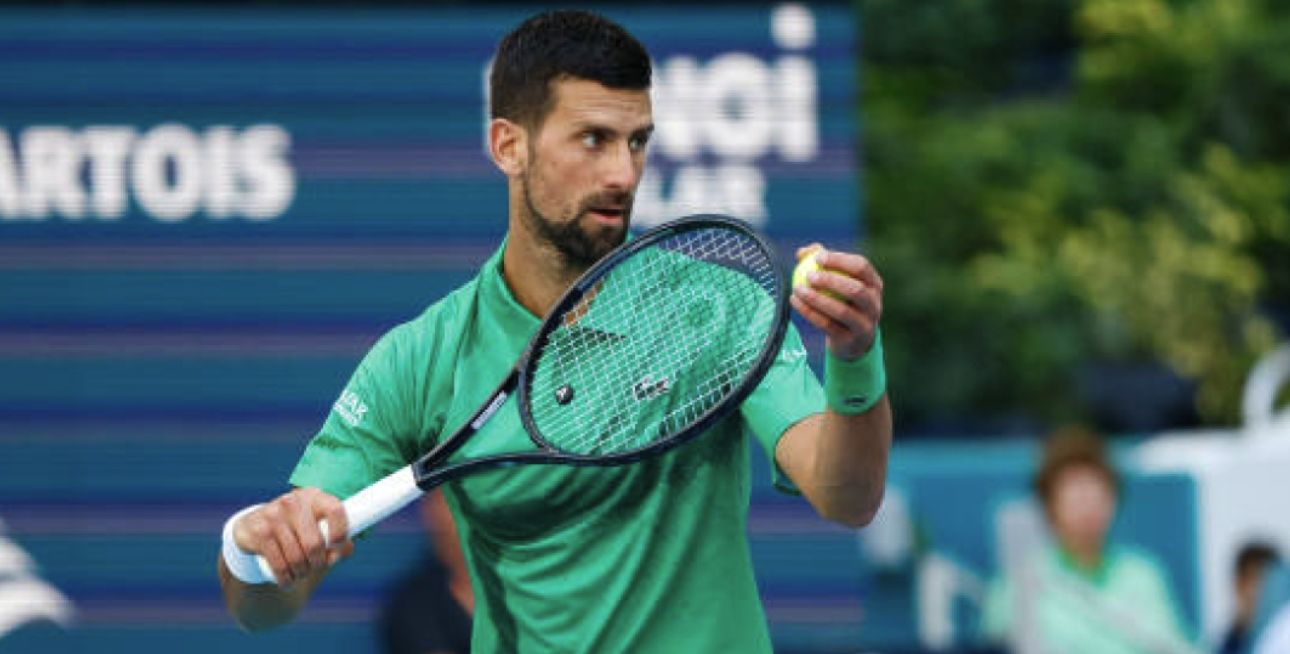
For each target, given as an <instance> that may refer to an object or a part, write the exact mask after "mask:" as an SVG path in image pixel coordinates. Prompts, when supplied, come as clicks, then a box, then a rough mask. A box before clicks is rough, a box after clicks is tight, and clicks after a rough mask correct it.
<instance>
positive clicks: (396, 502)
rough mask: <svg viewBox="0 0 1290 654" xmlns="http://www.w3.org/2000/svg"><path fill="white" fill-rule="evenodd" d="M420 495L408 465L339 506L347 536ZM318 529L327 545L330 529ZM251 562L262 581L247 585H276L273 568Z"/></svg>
mask: <svg viewBox="0 0 1290 654" xmlns="http://www.w3.org/2000/svg"><path fill="white" fill-rule="evenodd" d="M421 493H422V491H421V488H420V487H418V486H417V479H416V476H415V475H414V474H412V466H407V467H404V468H401V469H399V470H396V471H395V472H393V473H390V474H389V475H388V476H386V477H385V478H384V479H382V480H380V481H378V482H376V483H374V484H372V485H371V486H368V487H367V488H364V489H363V490H361V491H359V492H358V493H356V494H354V495H352V496H350V497H349V498H348V499H346V500H345V501H344V502H343V503H342V505H343V506H344V509H345V518H346V520H347V521H348V522H349V534H348V535H349V536H353V535H354V534H358V533H361V532H364V531H366V530H367V529H368V528H369V527H371V526H372V525H374V524H376V523H378V522H380V521H382V520H384V519H385V518H386V517H388V516H389V515H390V514H391V513H394V512H395V511H398V510H399V509H401V508H403V507H405V506H407V505H408V504H411V503H412V501H413V500H415V499H417V498H418V497H421ZM318 529H319V530H320V531H322V536H323V542H324V543H327V544H328V545H331V533H330V532H331V530H330V529H329V528H328V527H327V521H326V520H319V521H318ZM255 563H256V567H258V568H259V570H260V574H261V575H263V577H264V578H263V579H262V580H259V581H248V583H264V582H273V583H277V581H278V579H277V577H276V576H274V574H273V569H272V568H270V567H269V561H268V560H267V559H265V558H264V557H263V556H259V555H258V554H257V555H256V557H255Z"/></svg>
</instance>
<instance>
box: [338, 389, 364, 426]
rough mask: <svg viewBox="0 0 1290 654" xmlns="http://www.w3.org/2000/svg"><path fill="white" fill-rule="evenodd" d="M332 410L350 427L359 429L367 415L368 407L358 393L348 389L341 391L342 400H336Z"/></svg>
mask: <svg viewBox="0 0 1290 654" xmlns="http://www.w3.org/2000/svg"><path fill="white" fill-rule="evenodd" d="M332 408H333V409H335V410H336V413H337V414H339V415H340V417H341V419H342V420H344V421H345V422H346V423H347V424H348V425H349V426H350V427H357V426H358V425H359V424H360V423H362V422H363V416H365V415H367V405H366V404H363V400H362V399H360V398H359V397H358V394H357V393H355V392H354V391H351V390H349V389H348V388H347V389H345V390H344V391H341V394H340V399H338V400H336V404H334V405H332Z"/></svg>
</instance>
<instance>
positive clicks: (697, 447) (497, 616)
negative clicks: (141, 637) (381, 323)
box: [291, 251, 824, 653]
mask: <svg viewBox="0 0 1290 654" xmlns="http://www.w3.org/2000/svg"><path fill="white" fill-rule="evenodd" d="M539 323H540V320H539V319H538V318H537V317H535V316H534V315H533V314H532V313H530V312H529V311H528V310H526V309H525V308H523V307H522V306H521V305H520V304H519V303H517V302H516V301H515V299H514V297H513V296H512V295H511V293H510V289H509V288H508V287H507V285H506V283H505V281H504V280H503V278H502V274H501V252H500V251H499V252H498V253H497V254H495V255H494V256H493V257H492V258H491V259H490V260H489V261H488V262H487V263H486V264H485V265H484V266H483V268H482V270H481V271H480V273H479V275H478V276H477V277H476V278H475V279H474V280H472V281H470V282H469V283H467V284H466V285H464V286H462V287H461V288H459V289H457V290H456V291H454V292H453V293H451V294H450V295H448V296H447V297H445V298H444V299H443V300H441V301H439V302H437V303H435V304H434V305H433V306H431V307H430V308H429V309H427V310H426V311H425V313H423V314H422V315H421V316H420V317H418V318H416V319H415V320H412V321H410V322H408V323H404V324H402V325H399V326H398V327H396V328H394V329H393V330H391V331H390V332H389V333H387V334H386V335H385V336H384V337H382V338H381V339H380V341H378V342H377V344H376V345H375V346H374V347H373V348H372V350H371V351H370V352H369V353H368V355H367V356H366V357H365V358H364V359H363V361H362V363H361V364H360V365H359V367H358V369H357V371H356V372H355V373H354V375H353V377H352V378H351V380H350V382H349V384H348V385H347V386H346V388H345V390H344V391H343V392H342V393H341V397H340V399H338V400H337V402H336V404H335V407H334V409H333V411H332V412H331V414H330V415H329V416H328V419H327V421H326V423H325V424H324V425H323V427H322V429H321V431H320V432H319V433H318V435H317V436H315V437H314V439H313V440H312V441H311V442H310V443H309V445H308V447H307V448H306V450H305V453H304V455H303V456H302V458H301V460H300V462H299V464H298V465H297V467H296V470H295V472H294V473H293V474H292V476H291V483H292V484H294V485H297V486H316V487H319V488H322V489H324V490H326V491H327V492H329V493H331V494H333V495H336V496H338V497H342V498H343V497H348V496H350V495H352V494H354V493H355V492H357V491H358V490H361V489H362V488H363V487H365V486H366V485H368V484H370V483H371V482H373V481H376V480H378V479H380V478H381V477H383V476H385V475H386V474H388V473H390V472H392V471H394V470H396V469H398V468H400V467H402V466H404V465H406V464H407V463H409V462H411V461H412V460H414V459H415V458H416V457H417V456H418V455H419V454H420V453H422V452H425V451H428V450H429V449H430V448H431V447H432V446H433V444H434V443H435V442H437V441H438V439H440V438H446V437H448V436H450V435H451V434H452V433H453V432H454V431H455V430H456V429H457V428H458V427H459V426H460V425H462V424H463V423H464V422H465V421H466V420H468V419H469V418H470V416H471V414H472V413H473V412H474V411H475V410H476V409H477V408H478V407H479V405H480V404H481V403H482V402H483V401H484V400H485V399H487V397H488V395H489V394H490V393H491V392H492V391H493V390H494V389H495V388H496V386H497V384H498V383H499V382H500V381H501V380H502V378H503V377H504V376H505V374H506V373H507V371H509V370H510V368H511V367H512V366H513V365H514V363H515V360H516V359H517V358H518V357H519V355H520V353H521V352H522V351H523V349H524V347H525V345H527V343H528V341H529V339H530V338H531V337H532V335H533V334H534V333H535V332H536V331H537V327H538V325H539ZM823 407H824V396H823V391H822V389H821V387H820V384H819V382H818V380H816V378H815V377H814V375H813V374H812V373H811V371H810V369H809V368H808V367H807V365H806V358H805V350H804V348H803V347H802V341H801V336H800V335H799V334H798V333H797V332H796V330H794V329H792V328H791V327H790V329H789V332H788V334H787V335H786V337H785V341H784V346H783V348H782V350H781V353H780V356H779V357H778V358H777V359H776V361H775V364H774V365H773V366H772V367H771V370H770V372H769V373H768V374H767V376H766V378H765V379H764V380H763V381H762V383H761V384H760V385H759V386H758V387H757V389H756V390H755V391H754V392H753V393H752V395H750V396H749V397H748V399H746V400H745V401H744V403H743V405H742V406H741V407H740V411H739V412H738V413H737V414H734V415H732V416H731V417H729V418H727V419H725V420H723V421H722V422H720V423H718V424H717V425H716V426H715V427H713V428H712V429H711V430H710V431H709V433H705V434H703V435H701V436H699V437H698V438H696V439H694V440H693V441H690V442H688V443H686V444H684V445H682V446H680V447H678V448H677V449H675V450H672V451H669V452H667V453H665V454H662V455H660V456H657V457H653V458H650V459H647V460H645V461H641V462H638V463H634V464H629V465H626V466H621V467H612V468H597V467H585V468H584V467H572V466H560V465H526V466H515V467H507V468H495V469H491V470H486V471H481V472H477V473H475V474H472V475H469V476H467V477H465V478H462V479H459V480H456V481H453V482H449V483H448V484H446V485H445V486H444V492H445V496H446V498H447V500H448V503H449V506H450V507H451V508H452V511H453V514H454V517H455V518H456V520H457V526H458V530H459V532H460V537H461V539H462V544H463V546H464V549H465V551H466V556H467V561H468V563H469V566H470V572H471V581H472V584H473V587H474V591H475V615H474V636H473V641H474V642H473V649H474V650H475V651H479V652H597V653H600V652H642V653H644V652H669V653H670V652H682V651H685V652H769V651H770V649H771V647H770V637H769V633H768V630H767V627H766V622H765V616H764V614H763V611H762V607H761V603H760V600H759V599H758V595H757V587H756V583H755V581H754V579H753V572H752V563H751V559H750V556H749V551H748V544H747V539H746V536H745V534H746V519H747V511H748V498H749V470H748V465H747V463H748V451H747V447H748V444H747V443H748V441H747V439H745V438H744V437H743V434H744V433H745V428H747V431H748V432H751V433H752V434H753V435H754V436H755V437H756V438H757V440H758V441H760V442H761V446H762V447H763V449H764V450H765V451H766V453H767V454H768V456H770V457H771V460H772V462H773V458H774V451H775V444H776V443H777V442H778V440H779V437H780V436H781V435H782V434H783V433H784V431H785V430H786V429H787V428H788V427H790V426H791V425H793V424H794V423H796V422H798V421H800V420H801V419H803V418H805V417H806V416H808V415H810V414H812V413H817V412H819V411H821V410H823ZM532 447H533V445H532V444H531V442H530V441H529V439H528V437H527V435H526V434H525V432H524V430H523V428H522V427H521V425H520V420H519V412H518V411H517V409H516V406H515V400H514V398H510V399H508V400H507V401H506V403H505V404H504V405H503V406H502V408H501V410H499V411H498V412H497V414H495V415H494V416H493V417H492V419H491V420H489V421H488V423H487V424H485V425H484V426H483V428H482V429H481V430H480V431H479V432H478V433H476V434H475V435H474V436H473V437H472V438H471V439H470V441H469V442H468V443H466V445H465V446H464V447H462V449H461V450H460V451H458V452H457V453H455V454H454V455H453V456H452V458H451V459H450V462H451V461H457V460H461V459H464V458H478V457H484V456H488V455H490V454H496V453H500V452H509V451H524V450H529V449H532ZM772 467H773V466H772ZM775 478H776V484H777V485H779V486H781V488H783V489H785V490H790V491H791V490H792V486H791V483H790V482H789V481H788V480H787V479H786V478H784V477H783V476H782V474H781V473H780V472H779V471H778V469H775Z"/></svg>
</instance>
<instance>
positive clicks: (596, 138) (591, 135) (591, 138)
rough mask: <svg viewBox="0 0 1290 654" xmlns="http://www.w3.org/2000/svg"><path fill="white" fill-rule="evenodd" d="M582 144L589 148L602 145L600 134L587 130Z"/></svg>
mask: <svg viewBox="0 0 1290 654" xmlns="http://www.w3.org/2000/svg"><path fill="white" fill-rule="evenodd" d="M582 144H583V145H585V146H587V147H589V148H594V147H596V146H598V145H600V135H599V134H597V133H595V132H587V133H586V134H583V135H582Z"/></svg>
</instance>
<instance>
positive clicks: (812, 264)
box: [793, 247, 846, 302]
mask: <svg viewBox="0 0 1290 654" xmlns="http://www.w3.org/2000/svg"><path fill="white" fill-rule="evenodd" d="M823 252H824V248H821V247H817V248H815V249H813V250H811V251H809V252H807V253H806V255H805V256H803V257H802V259H801V260H800V261H798V262H797V267H796V268H794V269H793V287H794V288H796V287H798V286H805V287H807V288H809V289H812V290H815V291H818V292H820V293H824V294H825V295H828V296H830V297H832V298H834V299H837V300H842V301H844V302H845V301H846V300H845V299H844V298H843V297H842V296H840V295H838V294H837V293H834V292H833V291H829V290H825V289H822V288H816V287H815V286H813V285H812V284H811V282H810V280H809V279H808V276H809V275H810V274H811V273H817V272H819V273H822V272H824V268H823V267H821V266H820V262H819V260H817V259H816V257H818V256H819V255H820V254H821V253H823Z"/></svg>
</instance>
